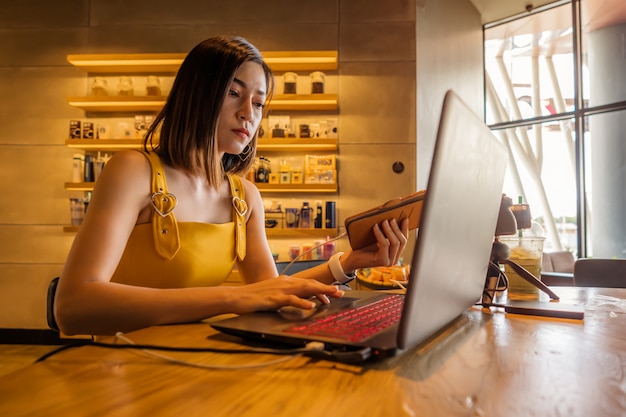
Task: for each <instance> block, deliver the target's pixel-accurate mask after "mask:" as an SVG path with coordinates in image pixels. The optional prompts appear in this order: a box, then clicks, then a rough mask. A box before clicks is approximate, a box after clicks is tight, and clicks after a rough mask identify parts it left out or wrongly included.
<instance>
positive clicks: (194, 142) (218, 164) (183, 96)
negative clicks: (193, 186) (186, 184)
mask: <svg viewBox="0 0 626 417" xmlns="http://www.w3.org/2000/svg"><path fill="white" fill-rule="evenodd" d="M248 61H252V62H256V63H258V64H259V65H261V66H262V67H263V71H264V72H265V80H266V83H267V101H268V102H269V100H270V99H271V96H272V93H273V90H274V77H273V75H272V71H271V69H270V68H269V67H268V66H267V64H266V63H265V61H264V60H263V57H262V56H261V53H260V52H259V51H258V49H257V48H256V47H255V46H254V45H252V44H251V43H250V42H248V41H247V40H245V39H244V38H241V37H238V36H218V37H212V38H209V39H207V40H205V41H202V42H200V43H199V44H198V45H196V46H195V47H194V48H193V49H192V50H191V51H190V52H189V54H188V55H187V57H186V58H185V59H184V61H183V63H182V64H181V66H180V69H179V70H178V74H177V75H176V78H175V80H174V84H173V86H172V90H171V91H170V94H169V96H168V97H167V100H166V102H165V106H163V109H161V111H160V112H159V114H158V115H157V116H156V118H155V120H154V123H152V125H151V126H150V127H149V128H148V131H147V133H146V136H145V138H144V141H143V147H144V149H145V150H154V151H155V152H156V153H157V154H158V155H159V157H160V158H161V160H162V161H163V162H164V163H166V164H168V165H170V166H172V167H174V168H179V169H182V170H185V171H187V172H189V173H190V174H194V175H201V174H202V173H204V175H205V176H206V178H207V181H208V183H209V184H210V185H211V186H213V187H216V188H217V186H219V184H221V182H222V181H223V179H224V176H225V174H226V173H233V174H239V175H243V174H245V173H246V172H247V171H248V170H249V169H250V167H251V166H252V164H253V163H254V155H255V154H256V147H257V137H258V132H254V136H253V138H252V140H251V141H250V144H249V145H248V146H249V147H250V149H248V150H249V151H250V154H249V155H250V156H249V157H247V158H240V156H239V155H232V154H224V156H223V157H222V159H221V160H220V159H219V154H218V152H217V140H216V132H217V122H218V119H219V114H220V111H221V109H222V104H223V103H224V99H225V97H226V94H227V92H228V89H229V88H230V85H231V83H232V81H233V78H234V76H235V72H236V71H237V69H238V68H239V67H240V66H241V64H243V63H244V62H248ZM248 150H246V155H248V153H247V151H248Z"/></svg>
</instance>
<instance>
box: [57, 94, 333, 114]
mask: <svg viewBox="0 0 626 417" xmlns="http://www.w3.org/2000/svg"><path fill="white" fill-rule="evenodd" d="M166 98H167V97H165V96H80V97H68V98H67V103H68V104H69V105H70V106H73V107H76V108H79V109H81V110H84V111H88V112H98V113H102V112H106V113H110V112H153V113H157V112H158V111H159V110H161V108H162V107H163V105H164V104H165V100H166ZM269 108H270V110H293V111H303V110H311V111H316V110H333V111H334V110H337V94H276V95H275V96H274V97H273V98H272V101H271V103H270V106H269Z"/></svg>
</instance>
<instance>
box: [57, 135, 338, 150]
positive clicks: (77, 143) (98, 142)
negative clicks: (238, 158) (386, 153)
mask: <svg viewBox="0 0 626 417" xmlns="http://www.w3.org/2000/svg"><path fill="white" fill-rule="evenodd" d="M142 144H143V139H66V140H65V145H66V146H68V147H70V148H74V149H82V150H85V151H120V150H123V149H140V148H141V147H142ZM257 150H258V151H262V152H271V151H276V152H288V151H297V152H320V151H331V152H332V151H336V150H337V139H336V138H331V139H326V138H324V139H300V138H285V139H259V143H258V146H257Z"/></svg>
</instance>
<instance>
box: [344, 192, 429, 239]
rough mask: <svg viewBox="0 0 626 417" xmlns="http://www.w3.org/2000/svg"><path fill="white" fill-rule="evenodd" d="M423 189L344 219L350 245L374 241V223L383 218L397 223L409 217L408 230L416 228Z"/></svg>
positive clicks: (420, 211) (422, 201) (420, 209)
mask: <svg viewBox="0 0 626 417" xmlns="http://www.w3.org/2000/svg"><path fill="white" fill-rule="evenodd" d="M425 195H426V191H425V190H421V191H417V192H415V193H412V194H409V195H407V196H404V197H398V198H394V199H392V200H389V201H387V202H386V203H384V204H382V205H380V206H377V207H374V208H372V209H370V210H367V211H364V212H362V213H358V214H355V215H353V216H350V217H348V218H347V219H346V221H345V225H346V232H347V233H348V240H349V241H350V247H351V248H352V249H353V250H357V249H361V248H364V247H366V246H369V245H371V244H374V243H376V236H374V225H375V224H380V223H381V222H383V221H384V220H392V219H396V221H397V222H398V224H400V223H401V222H402V220H404V219H406V218H408V219H409V230H413V229H417V228H418V227H419V223H420V217H421V215H422V205H423V204H424V196H425Z"/></svg>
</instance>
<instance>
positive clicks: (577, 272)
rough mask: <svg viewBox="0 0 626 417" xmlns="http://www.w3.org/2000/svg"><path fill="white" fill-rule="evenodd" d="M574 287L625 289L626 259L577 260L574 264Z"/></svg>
mask: <svg viewBox="0 0 626 417" xmlns="http://www.w3.org/2000/svg"><path fill="white" fill-rule="evenodd" d="M574 285H576V286H578V287H605V288H626V259H597V258H581V259H578V260H577V261H576V263H575V264H574Z"/></svg>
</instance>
